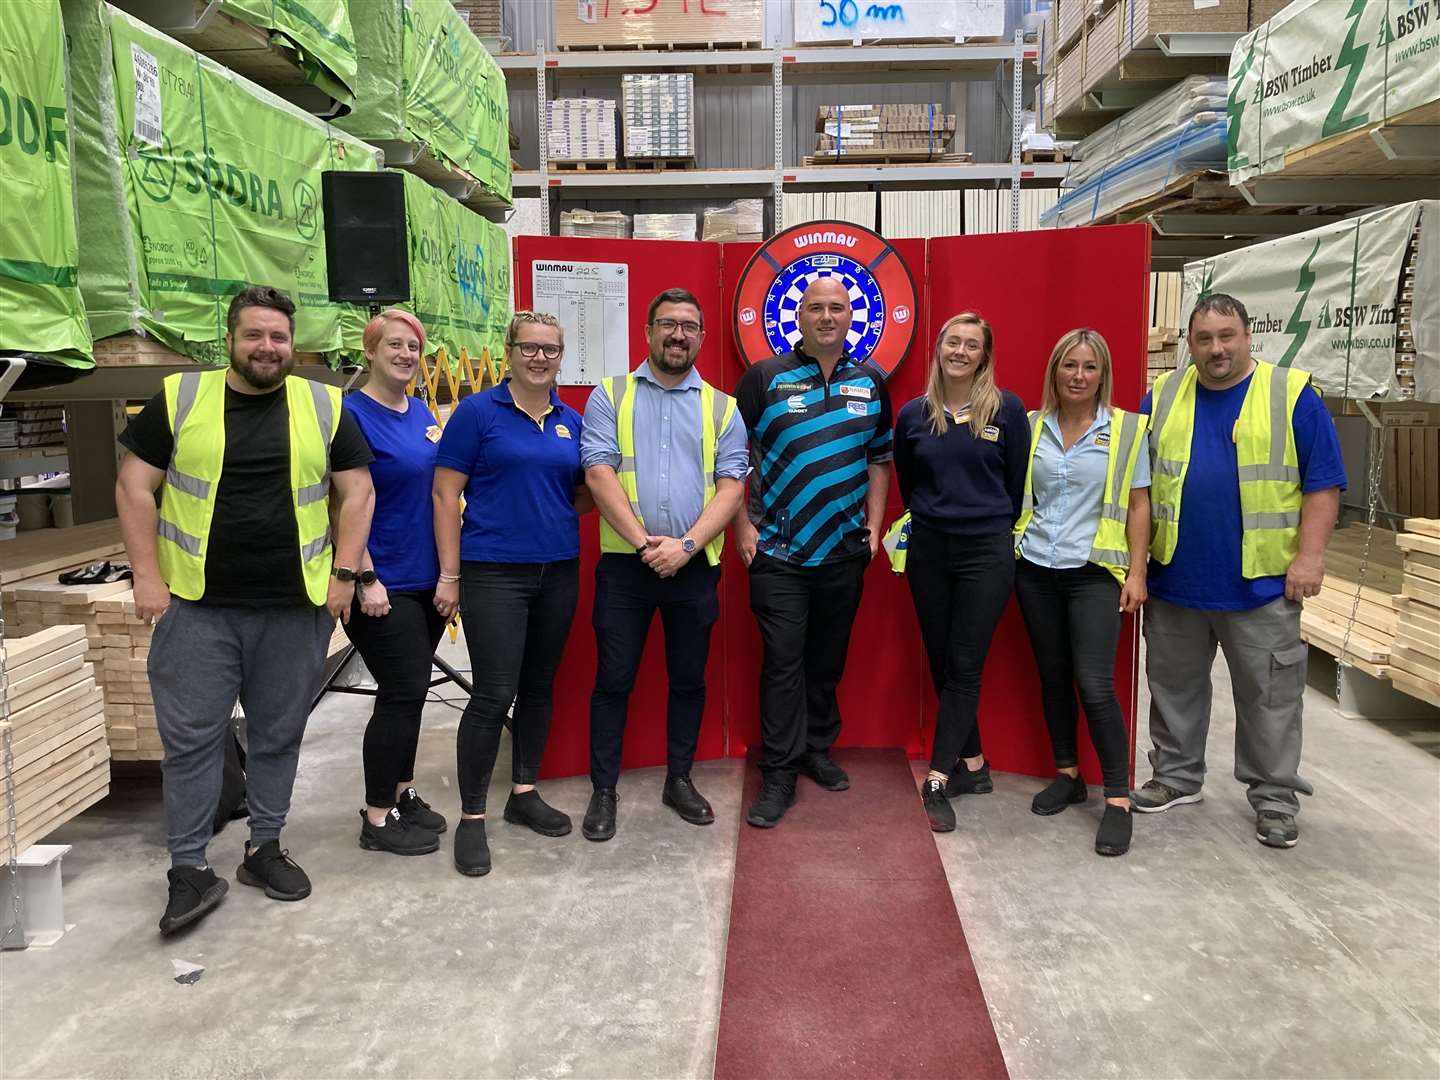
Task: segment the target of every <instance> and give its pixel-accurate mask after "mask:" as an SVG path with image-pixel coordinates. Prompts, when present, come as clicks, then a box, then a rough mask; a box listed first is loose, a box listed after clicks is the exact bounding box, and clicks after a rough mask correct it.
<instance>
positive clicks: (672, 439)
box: [580, 289, 749, 841]
mask: <svg viewBox="0 0 1440 1080" xmlns="http://www.w3.org/2000/svg"><path fill="white" fill-rule="evenodd" d="M645 330H646V338H647V339H648V342H649V346H650V356H649V358H648V359H647V360H646V361H645V363H643V364H641V365H640V366H639V367H638V368H636V369H635V370H634V371H633V372H631V373H630V374H629V375H628V376H621V377H618V378H615V379H607V380H606V381H605V382H604V383H602V384H601V385H600V386H597V387H596V388H595V390H594V391H593V392H592V393H591V395H590V401H589V404H587V405H586V407H585V422H584V425H583V427H582V431H581V436H580V464H581V466H582V467H583V468H584V469H585V481H586V483H587V484H588V485H589V488H590V491H591V494H592V495H593V496H594V498H595V505H596V507H597V508H598V509H599V511H600V513H601V516H602V518H603V520H602V522H601V526H600V547H601V555H600V562H599V565H598V566H597V567H596V570H595V604H594V615H593V620H592V621H593V622H594V625H595V644H596V653H597V660H598V665H597V670H596V674H595V690H594V692H593V693H592V695H591V698H590V780H591V783H592V784H593V785H594V788H595V792H594V794H593V795H592V796H591V799H590V807H589V810H588V811H587V813H586V815H585V821H584V824H583V826H582V829H581V831H582V832H583V833H584V835H585V837H586V838H587V839H589V840H597V841H598V840H609V839H610V838H611V837H613V836H614V835H615V806H616V799H617V796H616V792H615V788H616V784H617V783H618V781H619V778H620V758H621V747H622V741H623V739H624V733H625V717H626V711H627V708H628V705H629V700H630V690H631V688H632V687H633V686H634V685H635V674H636V672H637V671H638V670H639V667H640V659H641V657H642V656H643V654H644V651H645V639H646V637H647V636H648V635H649V632H650V624H651V623H652V622H653V621H654V617H655V612H656V610H657V609H658V610H659V612H660V620H661V623H662V624H663V626H664V627H665V659H666V671H667V675H668V677H669V682H670V692H669V702H668V707H667V710H666V729H667V743H668V745H667V763H666V778H665V789H664V794H663V795H662V801H663V802H664V803H665V805H666V806H670V807H672V808H674V810H675V812H676V813H677V814H679V815H680V817H681V818H683V819H684V820H685V821H688V822H690V823H691V824H692V825H708V824H710V823H711V822H713V821H714V820H715V814H714V811H713V810H712V809H711V807H710V804H709V803H708V802H707V801H706V800H705V798H704V796H702V795H701V794H700V793H699V792H698V791H696V790H695V785H694V784H693V783H691V780H690V767H691V764H692V763H693V761H694V758H695V747H696V743H697V742H698V739H699V734H700V721H701V719H702V717H703V716H704V712H705V665H706V662H707V660H708V659H709V655H710V631H711V628H712V627H713V626H714V624H715V620H716V619H717V618H718V617H719V614H720V600H719V597H718V595H717V593H716V587H717V585H718V583H719V580H720V565H719V564H720V549H721V547H722V545H723V544H724V530H725V525H726V523H727V522H728V521H729V520H730V519H731V518H732V517H734V515H735V511H736V509H737V508H738V507H739V505H740V499H741V495H742V492H743V483H744V480H745V476H746V474H747V472H748V471H749V450H748V446H747V437H746V432H745V423H744V421H743V420H741V419H740V414H739V412H738V410H737V409H736V408H735V401H734V399H733V398H731V397H729V396H728V395H726V394H723V393H721V392H720V391H718V390H716V389H715V388H714V387H711V386H709V385H708V384H706V383H705V381H704V380H703V379H701V378H700V375H699V373H698V372H696V370H695V361H696V358H697V357H698V356H699V354H700V346H701V344H702V342H703V341H704V336H705V317H704V314H703V313H702V312H701V310H700V303H699V301H698V300H697V299H696V298H695V297H694V295H692V294H691V293H689V292H687V291H685V290H684V289H667V290H665V291H664V292H662V293H661V294H660V295H659V296H657V297H656V298H655V299H654V300H653V301H651V303H650V307H649V311H648V312H647V315H646V321H645Z"/></svg>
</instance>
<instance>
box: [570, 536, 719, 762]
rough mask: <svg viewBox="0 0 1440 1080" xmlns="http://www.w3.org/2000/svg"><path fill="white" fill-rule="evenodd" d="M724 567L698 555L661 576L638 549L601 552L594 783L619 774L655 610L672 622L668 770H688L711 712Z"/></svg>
mask: <svg viewBox="0 0 1440 1080" xmlns="http://www.w3.org/2000/svg"><path fill="white" fill-rule="evenodd" d="M719 580H720V568H719V567H718V566H711V565H710V563H709V561H708V560H707V559H706V558H705V556H704V555H703V554H702V553H700V552H696V555H695V558H693V559H692V560H690V562H688V563H686V565H685V567H684V569H682V570H681V571H680V572H679V573H678V574H676V575H675V576H674V577H671V578H662V577H661V576H660V575H659V574H657V573H655V571H654V570H651V569H650V568H649V567H648V566H646V565H645V564H644V563H643V562H641V561H640V557H639V556H638V555H621V554H618V553H611V554H608V555H601V556H600V563H599V565H598V566H596V568H595V610H594V615H593V618H592V621H593V623H594V625H595V651H596V656H597V661H598V663H597V668H596V671H595V690H594V692H593V693H592V694H591V695H590V782H591V783H592V784H594V785H595V787H596V788H597V789H598V788H613V787H614V786H615V785H616V784H617V783H618V782H619V780H620V756H621V752H622V749H623V746H624V740H625V717H626V713H627V711H628V708H629V704H630V691H631V689H632V688H633V687H634V686H635V673H636V672H637V671H639V670H640V659H641V657H642V656H644V654H645V639H646V637H648V636H649V634H650V624H651V623H652V622H654V620H655V610H656V609H657V608H658V609H659V610H660V624H661V625H662V626H663V627H664V628H665V673H666V677H667V680H668V681H669V684H670V689H669V696H668V698H667V701H666V707H665V732H666V762H665V767H666V775H668V776H689V775H690V766H691V765H692V764H693V763H694V761H695V745H696V743H697V741H698V740H699V738H700V721H701V720H702V719H703V718H704V715H705V664H706V661H707V660H708V659H709V658H710V631H711V628H712V627H714V625H715V621H716V620H717V619H718V618H719V617H720V597H719V595H718V594H717V593H716V589H715V587H716V585H717V583H718V582H719Z"/></svg>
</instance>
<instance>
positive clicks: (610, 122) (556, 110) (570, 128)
mask: <svg viewBox="0 0 1440 1080" xmlns="http://www.w3.org/2000/svg"><path fill="white" fill-rule="evenodd" d="M549 113H550V123H549V133H548V135H547V145H548V147H549V151H550V160H551V161H614V160H615V102H613V101H610V100H609V99H607V98H556V99H554V100H553V101H551V102H549Z"/></svg>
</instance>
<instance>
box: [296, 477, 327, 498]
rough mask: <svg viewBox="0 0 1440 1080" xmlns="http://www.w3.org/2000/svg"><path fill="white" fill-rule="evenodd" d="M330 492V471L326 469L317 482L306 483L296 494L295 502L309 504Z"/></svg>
mask: <svg viewBox="0 0 1440 1080" xmlns="http://www.w3.org/2000/svg"><path fill="white" fill-rule="evenodd" d="M329 493H330V473H329V472H328V471H327V472H326V473H325V475H324V477H323V478H321V480H320V482H319V483H318V484H306V485H305V486H304V487H302V488H301V489H300V491H299V494H298V495H297V496H296V502H297V503H298V504H299V505H300V506H309V505H310V504H311V503H313V502H319V501H320V500H321V499H323V498H325V496H326V495H328V494H329Z"/></svg>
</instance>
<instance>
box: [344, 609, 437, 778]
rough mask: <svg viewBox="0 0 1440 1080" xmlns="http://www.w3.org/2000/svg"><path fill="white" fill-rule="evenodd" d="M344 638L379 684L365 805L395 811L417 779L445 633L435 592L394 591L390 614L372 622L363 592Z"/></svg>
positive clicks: (367, 746) (368, 737)
mask: <svg viewBox="0 0 1440 1080" xmlns="http://www.w3.org/2000/svg"><path fill="white" fill-rule="evenodd" d="M356 594H357V595H356V597H355V602H354V603H353V604H352V605H351V607H350V621H349V622H348V623H346V624H345V635H346V637H348V638H349V639H350V643H351V644H352V645H354V646H355V649H356V651H358V652H359V653H360V659H362V660H364V661H365V666H366V667H367V668H369V669H370V674H371V675H372V676H373V677H374V679H375V684H376V688H377V689H376V694H375V709H374V711H372V712H371V713H370V722H369V723H368V724H366V725H365V743H364V750H363V755H364V759H365V802H366V804H368V805H370V806H394V805H395V788H396V787H397V786H398V785H399V783H400V782H401V781H402V780H413V779H415V748H416V747H417V746H418V745H419V743H420V713H421V711H422V710H423V709H424V708H425V697H426V695H427V694H428V693H429V692H430V667H431V665H430V660H431V658H432V657H433V656H434V655H435V646H436V645H438V644H439V643H440V635H441V634H442V633H444V632H445V620H444V619H442V618H441V617H440V613H439V612H438V611H436V610H435V590H434V589H426V590H425V591H423V592H392V593H391V594H390V614H388V615H384V616H381V617H380V618H378V619H372V618H371V617H370V616H369V615H366V614H365V613H364V612H362V611H361V610H360V597H359V595H358V594H359V590H358V589H357V590H356Z"/></svg>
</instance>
